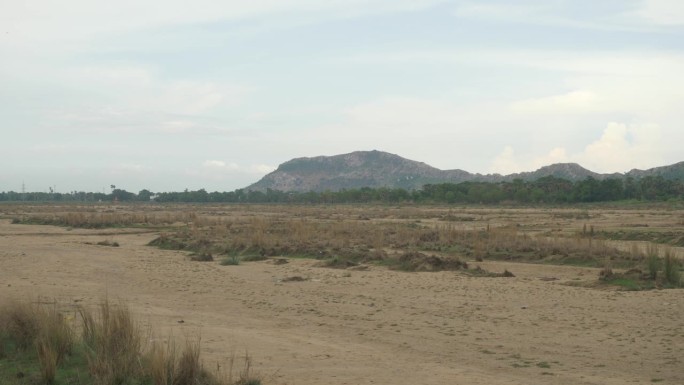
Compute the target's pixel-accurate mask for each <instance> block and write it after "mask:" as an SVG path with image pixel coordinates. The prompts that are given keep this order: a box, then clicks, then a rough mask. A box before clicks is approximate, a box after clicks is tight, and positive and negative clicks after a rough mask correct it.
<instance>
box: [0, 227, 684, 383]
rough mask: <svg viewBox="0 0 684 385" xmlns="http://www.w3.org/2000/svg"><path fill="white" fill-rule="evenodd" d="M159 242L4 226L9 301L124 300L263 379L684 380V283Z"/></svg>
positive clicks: (1, 279)
mask: <svg viewBox="0 0 684 385" xmlns="http://www.w3.org/2000/svg"><path fill="white" fill-rule="evenodd" d="M155 236H156V234H155V233H144V232H138V233H136V232H135V231H134V230H133V231H126V230H79V229H75V230H67V229H64V228H58V227H52V226H31V225H12V224H10V223H9V221H6V220H3V221H0V298H19V299H24V300H41V299H50V300H52V299H56V300H58V301H60V302H61V303H64V304H74V303H79V304H85V305H86V306H93V305H95V304H97V303H98V301H100V300H102V299H103V298H104V297H105V296H107V297H108V298H110V299H121V300H124V301H125V302H127V303H128V304H129V305H130V307H131V308H132V309H133V311H134V312H135V314H136V315H137V316H138V317H139V319H140V320H141V322H143V323H145V324H149V325H151V326H152V329H153V330H154V331H155V332H156V333H157V335H162V334H163V333H168V332H169V331H171V332H173V334H174V336H176V337H179V336H183V335H188V336H191V337H192V336H196V335H198V334H201V338H202V350H203V355H204V359H205V363H206V364H207V366H215V365H216V363H217V362H223V363H225V362H226V359H227V358H228V357H230V356H231V355H233V354H236V355H238V356H239V355H243V354H244V352H245V351H248V352H249V354H250V355H251V356H252V358H253V365H254V368H255V369H256V370H257V371H258V372H259V373H260V374H261V376H262V378H263V381H264V384H300V385H306V384H520V385H523V384H525V385H529V384H650V383H653V382H657V383H663V384H684V291H683V290H654V291H647V292H625V291H610V290H598V289H593V288H587V287H578V286H571V285H570V284H572V283H578V282H585V281H586V282H589V281H595V280H596V277H597V274H598V272H597V270H596V269H588V268H576V267H558V266H539V265H527V264H506V263H485V264H482V265H483V267H485V268H486V269H489V270H492V271H503V269H504V268H507V269H509V270H510V271H512V272H513V273H515V274H516V277H515V278H475V277H467V276H464V275H462V274H459V273H457V272H440V273H402V272H396V271H388V270H386V269H384V268H381V267H370V268H369V269H368V270H365V271H349V270H333V269H327V268H321V267H316V266H315V263H316V262H315V261H312V260H296V259H290V262H289V263H288V264H284V265H274V264H272V263H270V262H269V261H266V262H250V263H242V264H240V265H239V266H220V265H219V264H218V263H217V262H208V263H200V262H192V261H189V260H188V258H187V256H186V255H185V254H184V253H180V252H174V251H164V250H158V249H156V248H152V247H149V246H146V244H147V243H148V242H149V241H150V240H152V239H153V238H155ZM106 239H108V240H114V241H117V242H118V243H120V245H121V247H118V248H115V247H106V246H97V245H94V244H95V243H97V242H99V241H102V240H106ZM87 243H92V244H87ZM293 276H300V277H303V278H306V279H307V280H306V281H303V282H284V281H283V279H285V278H288V277H293ZM178 321H183V322H182V323H179V322H178Z"/></svg>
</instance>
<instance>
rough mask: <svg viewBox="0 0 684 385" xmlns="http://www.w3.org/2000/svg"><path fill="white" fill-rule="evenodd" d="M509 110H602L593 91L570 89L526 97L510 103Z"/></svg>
mask: <svg viewBox="0 0 684 385" xmlns="http://www.w3.org/2000/svg"><path fill="white" fill-rule="evenodd" d="M510 109H511V111H512V112H514V113H523V114H572V113H588V112H596V111H600V110H602V101H601V99H600V97H599V96H597V95H596V94H595V93H594V92H591V91H587V90H578V91H572V92H568V93H565V94H561V95H554V96H547V97H542V98H535V99H526V100H521V101H517V102H514V103H512V104H511V107H510Z"/></svg>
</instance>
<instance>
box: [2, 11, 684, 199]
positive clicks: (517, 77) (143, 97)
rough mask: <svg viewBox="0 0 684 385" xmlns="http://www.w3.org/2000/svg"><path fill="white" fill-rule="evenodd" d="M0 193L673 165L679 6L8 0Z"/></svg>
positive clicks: (679, 147) (682, 131) (679, 109)
mask: <svg viewBox="0 0 684 385" xmlns="http://www.w3.org/2000/svg"><path fill="white" fill-rule="evenodd" d="M0 28H1V30H0V130H1V134H2V135H1V136H0V137H1V138H2V139H1V140H0V150H1V151H2V154H3V161H2V165H3V167H1V168H0V191H9V190H14V191H21V188H22V183H25V185H26V190H27V191H47V190H48V188H49V187H51V186H56V189H57V191H59V192H68V191H74V190H77V191H102V190H103V189H106V191H107V192H108V191H109V186H110V184H114V185H116V186H117V187H119V188H122V189H126V190H128V191H132V192H138V191H139V190H141V189H143V188H147V189H149V190H152V191H155V192H156V191H180V190H183V189H185V188H189V189H191V190H194V189H199V188H205V189H207V190H209V191H215V190H218V191H231V190H234V189H236V188H241V187H245V186H247V185H249V184H251V183H253V182H256V181H257V180H259V179H260V178H261V177H262V176H264V175H265V174H266V173H268V172H270V171H272V170H274V169H275V168H276V167H277V166H278V164H280V163H282V162H285V161H287V160H289V159H291V158H295V157H302V156H318V155H336V154H342V153H347V152H352V151H356V150H373V149H377V150H382V151H387V152H391V153H395V154H398V155H400V156H403V157H405V158H409V159H413V160H419V161H422V162H425V163H427V164H430V165H432V166H435V167H438V168H440V169H456V168H458V169H464V170H467V171H471V172H480V173H492V172H497V173H503V174H505V173H511V172H518V171H529V170H535V169H537V168H539V167H541V166H543V165H547V164H550V163H556V162H577V163H580V164H581V165H582V166H584V167H586V168H589V169H591V170H593V171H598V172H624V171H628V170H630V169H632V168H640V169H645V168H650V167H655V166H661V165H666V164H671V163H675V162H678V161H683V160H684V124H683V122H684V1H681V0H538V1H525V0H520V1H505V0H501V1H458V0H454V1H440V0H414V1H409V0H364V1H361V0H325V1H322V0H250V1H233V0H223V1H210V0H195V1H192V2H187V1H180V0H163V1H162V0H159V1H143V0H118V1H111V0H107V1H100V0H60V1H57V0H45V1H11V0H0Z"/></svg>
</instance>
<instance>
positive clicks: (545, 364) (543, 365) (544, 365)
mask: <svg viewBox="0 0 684 385" xmlns="http://www.w3.org/2000/svg"><path fill="white" fill-rule="evenodd" d="M537 367H538V368H544V369H549V368H550V367H551V365H550V364H549V363H548V362H546V361H541V362H537Z"/></svg>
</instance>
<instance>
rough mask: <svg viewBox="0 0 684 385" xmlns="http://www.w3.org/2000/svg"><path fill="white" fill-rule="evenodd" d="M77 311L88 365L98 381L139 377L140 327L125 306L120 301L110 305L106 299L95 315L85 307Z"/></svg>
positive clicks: (121, 380) (117, 382) (111, 382)
mask: <svg viewBox="0 0 684 385" xmlns="http://www.w3.org/2000/svg"><path fill="white" fill-rule="evenodd" d="M79 313H80V315H81V318H82V320H83V332H82V333H83V343H84V344H85V346H86V349H87V356H88V366H89V369H90V372H91V374H92V375H93V377H94V378H95V379H96V380H97V381H98V383H100V384H105V385H109V384H112V385H115V384H121V383H124V381H126V379H128V378H135V377H138V376H139V375H140V373H141V370H142V368H141V365H140V360H139V359H140V355H141V347H142V346H141V341H142V337H141V330H140V328H139V326H138V325H137V324H136V322H134V320H133V317H132V316H131V313H130V311H129V310H128V308H126V307H125V306H124V305H123V304H119V305H118V306H113V305H111V304H110V302H109V301H108V300H105V301H103V302H102V303H101V304H100V306H99V312H98V314H97V317H94V316H93V315H92V313H90V312H89V311H87V310H86V309H85V308H80V309H79Z"/></svg>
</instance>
